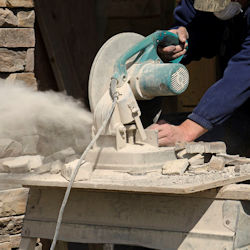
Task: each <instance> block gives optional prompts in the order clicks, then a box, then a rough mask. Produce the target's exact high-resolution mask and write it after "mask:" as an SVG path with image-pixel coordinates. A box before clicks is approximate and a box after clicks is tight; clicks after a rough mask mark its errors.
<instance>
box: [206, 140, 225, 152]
mask: <svg viewBox="0 0 250 250" xmlns="http://www.w3.org/2000/svg"><path fill="white" fill-rule="evenodd" d="M204 146H205V153H211V154H216V153H226V151H227V147H226V144H225V142H223V141H216V142H205V143H204Z"/></svg>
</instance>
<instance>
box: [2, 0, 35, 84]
mask: <svg viewBox="0 0 250 250" xmlns="http://www.w3.org/2000/svg"><path fill="white" fill-rule="evenodd" d="M34 22H35V11H34V2H33V0H0V78H3V79H12V80H14V79H18V80H23V81H24V82H26V83H27V84H28V85H31V86H33V87H34V88H36V87H37V86H36V79H35V76H34V47H35V32H34Z"/></svg>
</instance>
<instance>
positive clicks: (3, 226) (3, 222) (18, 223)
mask: <svg viewBox="0 0 250 250" xmlns="http://www.w3.org/2000/svg"><path fill="white" fill-rule="evenodd" d="M23 218H24V215H19V216H11V217H1V218H0V234H2V235H4V234H11V235H13V234H20V233H21V230H22V226H23Z"/></svg>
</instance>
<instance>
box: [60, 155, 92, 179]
mask: <svg viewBox="0 0 250 250" xmlns="http://www.w3.org/2000/svg"><path fill="white" fill-rule="evenodd" d="M78 162H79V159H77V160H74V161H72V162H69V163H67V164H65V165H64V166H63V167H62V171H61V175H62V176H63V177H64V178H65V179H66V180H68V181H70V179H71V176H72V174H73V172H74V170H75V168H76V166H77V164H78ZM92 172H93V165H92V164H90V163H89V162H83V163H82V165H81V166H80V168H79V171H78V173H77V175H76V178H75V181H86V180H89V179H90V177H91V175H92Z"/></svg>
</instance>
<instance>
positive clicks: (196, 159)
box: [188, 154, 204, 165]
mask: <svg viewBox="0 0 250 250" xmlns="http://www.w3.org/2000/svg"><path fill="white" fill-rule="evenodd" d="M188 162H189V164H190V165H202V164H204V156H203V155H201V154H196V155H194V156H193V157H191V158H190V159H188Z"/></svg>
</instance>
